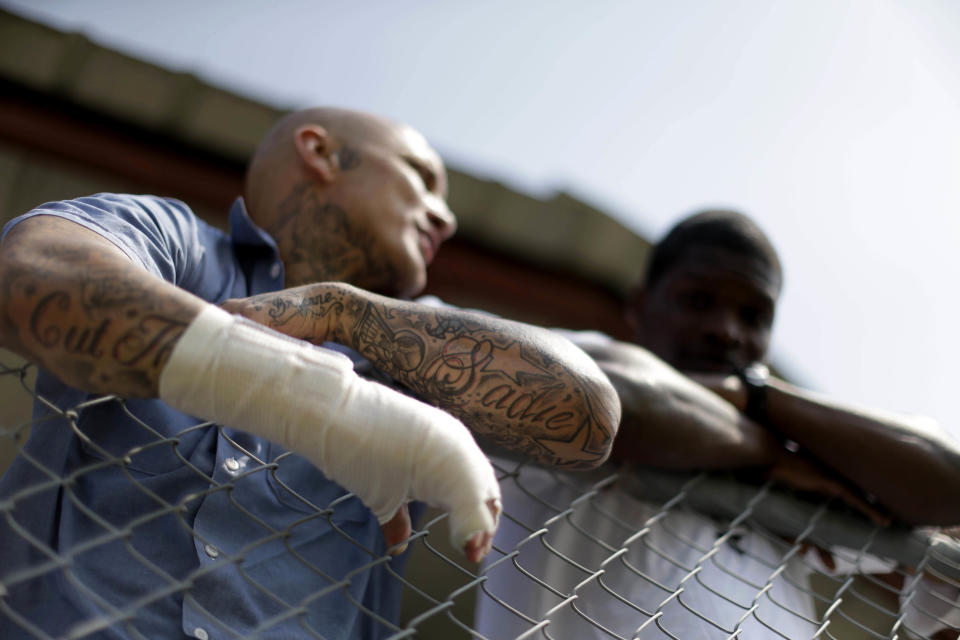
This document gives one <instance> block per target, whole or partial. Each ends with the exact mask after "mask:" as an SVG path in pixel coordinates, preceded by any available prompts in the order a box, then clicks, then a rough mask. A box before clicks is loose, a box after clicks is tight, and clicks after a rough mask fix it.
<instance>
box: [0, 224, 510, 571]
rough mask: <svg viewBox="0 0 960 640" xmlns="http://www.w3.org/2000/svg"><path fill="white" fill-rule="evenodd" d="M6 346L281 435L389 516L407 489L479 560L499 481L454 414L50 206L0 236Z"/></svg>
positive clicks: (93, 387)
mask: <svg viewBox="0 0 960 640" xmlns="http://www.w3.org/2000/svg"><path fill="white" fill-rule="evenodd" d="M0 283H2V289H0V318H2V323H3V324H2V332H0V335H2V341H0V343H2V346H4V347H7V348H10V349H12V350H13V351H16V352H18V353H20V354H21V355H23V356H25V357H27V358H29V359H31V360H34V361H35V362H37V363H39V364H40V365H41V366H42V367H44V368H45V369H47V370H48V371H49V372H50V373H52V374H54V375H55V376H57V377H59V378H60V379H61V380H63V381H64V382H66V383H68V384H71V385H73V386H76V387H78V388H80V389H84V390H87V391H91V392H96V393H113V394H118V395H124V396H140V397H153V396H157V395H159V396H160V397H161V398H162V399H164V400H165V401H167V402H168V404H171V405H172V406H174V407H175V408H177V409H180V410H182V411H184V412H186V413H189V414H191V415H197V416H198V417H201V418H203V419H206V420H211V421H215V422H218V423H223V424H227V425H229V426H232V427H237V428H240V429H245V430H248V431H250V432H251V433H254V434H256V435H260V436H262V437H265V438H267V439H270V440H274V441H277V442H279V443H280V444H282V445H284V446H286V447H287V448H289V449H290V450H292V451H295V452H297V453H300V454H302V455H304V456H305V457H307V458H308V459H310V460H311V461H312V462H313V463H314V464H317V465H318V466H319V467H320V468H321V469H322V470H323V471H324V473H326V474H327V475H328V476H329V477H330V478H331V479H333V480H336V481H337V482H339V483H340V484H342V485H343V486H344V487H345V488H346V489H348V490H350V491H353V492H355V493H356V494H357V495H358V497H360V498H361V499H362V500H363V501H364V502H365V503H366V504H367V505H368V506H369V507H371V509H373V510H374V512H375V513H376V515H377V516H378V518H379V520H380V522H381V524H383V523H385V522H387V520H389V519H390V517H391V516H392V515H393V514H394V513H395V512H397V510H398V508H399V507H400V506H401V505H402V504H403V503H404V501H405V500H407V499H408V498H415V499H421V500H424V501H426V502H428V503H431V504H435V505H437V506H440V507H443V508H445V509H448V510H450V511H451V533H452V535H453V536H455V537H456V541H455V542H456V543H457V545H460V546H464V547H465V548H466V550H467V553H468V555H470V556H471V558H472V559H479V556H481V555H482V554H483V553H484V552H485V551H486V550H487V549H488V548H489V543H490V540H491V539H492V534H493V531H494V529H495V527H496V522H495V519H496V513H497V511H498V509H499V506H498V498H499V487H498V485H497V482H496V479H495V476H494V474H493V470H492V468H491V467H490V465H489V463H488V462H487V461H486V458H485V457H484V456H483V454H482V452H481V451H480V450H479V448H478V447H477V446H476V443H475V442H474V441H473V438H472V437H471V435H470V433H469V432H468V431H467V430H466V428H465V427H464V426H463V425H462V424H461V423H460V422H459V421H457V420H456V419H455V418H453V417H452V416H450V415H449V414H447V413H445V412H443V411H440V410H438V409H435V408H433V407H430V406H429V405H426V404H424V403H421V402H418V401H416V400H414V399H412V398H409V397H407V396H404V395H403V394H400V393H398V392H396V391H394V390H392V389H389V388H387V387H384V386H382V385H379V384H376V383H374V382H369V381H366V380H362V379H360V378H359V377H358V376H356V374H355V373H354V372H353V369H352V366H351V364H350V362H349V360H348V359H347V358H345V357H343V356H341V355H339V354H335V353H333V352H330V351H329V350H325V349H320V348H318V347H314V346H312V345H310V344H308V343H305V342H303V341H298V340H292V339H289V338H287V337H285V336H282V335H280V334H277V333H275V332H272V331H269V330H267V329H265V328H263V327H261V326H258V325H254V324H253V323H249V322H247V321H246V320H243V319H239V318H236V317H234V316H231V315H230V314H228V313H226V312H224V311H222V310H220V309H218V308H217V307H216V306H214V305H210V304H208V303H206V302H204V301H203V300H200V299H199V298H196V297H195V296H193V295H191V294H189V293H187V292H185V291H182V290H180V289H178V288H176V287H175V286H173V285H171V284H169V283H167V282H165V281H163V280H162V279H160V278H157V277H154V276H153V275H151V274H149V273H148V272H147V271H145V270H143V269H141V268H140V267H138V266H136V265H135V264H133V263H132V262H131V261H130V260H129V259H128V258H127V257H126V255H124V254H123V253H122V252H121V251H120V250H119V249H117V248H116V247H115V246H114V245H113V244H111V243H110V242H108V241H107V240H105V239H104V238H102V237H100V236H99V235H97V234H96V233H93V232H92V231H89V230H86V229H84V228H82V227H80V226H78V225H76V224H74V223H72V222H69V221H64V220H61V219H58V218H54V217H50V216H38V217H35V218H32V219H29V220H26V221H24V222H21V223H20V224H18V225H17V226H16V227H14V228H13V230H12V231H11V232H10V233H9V234H8V236H7V238H6V239H5V241H4V243H3V245H2V246H0Z"/></svg>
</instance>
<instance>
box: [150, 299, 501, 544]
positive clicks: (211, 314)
mask: <svg viewBox="0 0 960 640" xmlns="http://www.w3.org/2000/svg"><path fill="white" fill-rule="evenodd" d="M160 398H161V399H162V400H163V401H164V402H166V403H167V404H169V405H170V406H172V407H175V408H176V409H179V410H180V411H184V412H186V413H189V414H190V415H194V416H197V417H200V418H203V419H204V420H210V421H212V422H217V423H219V424H223V425H226V426H230V427H233V428H236V429H242V430H244V431H247V432H249V433H252V434H254V435H258V436H261V437H264V438H266V439H268V440H271V441H273V442H276V443H278V444H280V445H281V446H283V447H284V448H286V449H288V450H290V451H293V452H295V453H298V454H300V455H302V456H304V457H305V458H307V459H308V460H310V461H311V462H313V464H315V465H317V467H319V468H320V469H321V470H322V471H323V473H324V474H325V475H326V476H327V477H328V478H330V479H332V480H334V481H336V482H337V483H339V484H340V485H342V486H343V487H344V488H346V489H348V490H349V491H352V492H353V493H354V494H356V495H357V497H359V498H360V499H361V500H362V501H363V502H364V504H366V505H367V506H368V507H369V508H370V509H371V510H372V511H373V513H374V514H375V515H376V516H377V518H378V520H379V521H380V523H381V524H383V523H385V522H387V521H388V520H390V518H391V517H392V516H393V515H394V514H395V513H396V511H397V509H398V508H400V506H401V505H403V503H404V502H406V501H407V500H408V499H417V500H422V501H424V502H427V503H429V504H432V505H434V506H437V507H441V508H443V509H446V510H448V511H449V512H450V531H451V537H452V541H453V543H454V544H455V545H456V546H463V544H464V543H465V542H466V541H467V540H468V539H469V538H470V537H471V536H473V535H474V534H476V533H479V532H481V531H487V532H491V533H492V532H493V531H494V530H495V529H496V521H495V519H494V517H493V516H492V515H491V513H490V510H489V509H488V507H487V505H486V503H487V501H488V500H497V501H498V502H499V499H500V486H499V484H498V483H497V480H496V476H495V475H494V472H493V468H492V467H491V466H490V462H489V461H488V460H487V458H486V456H485V455H484V454H483V452H482V451H480V448H479V447H478V446H477V444H476V442H474V439H473V436H472V435H471V434H470V432H469V431H468V430H467V428H466V427H465V426H464V425H463V424H462V423H461V422H460V421H459V420H457V419H456V418H454V417H453V416H451V415H450V414H448V413H446V412H444V411H441V410H440V409H437V408H435V407H431V406H429V405H426V404H424V403H422V402H418V401H417V400H414V399H413V398H410V397H408V396H405V395H403V394H401V393H399V392H397V391H394V390H393V389H390V388H388V387H385V386H383V385H380V384H377V383H375V382H370V381H367V380H364V379H362V378H360V377H359V376H357V375H356V374H355V373H354V371H353V365H352V363H351V362H350V359H349V358H347V357H346V356H344V355H342V354H339V353H336V352H334V351H331V350H329V349H323V348H320V347H315V346H313V345H310V344H308V343H306V342H303V341H301V340H295V339H293V338H289V337H287V336H284V335H283V334H280V333H277V332H275V331H272V330H271V329H268V328H266V327H264V326H262V325H259V324H256V323H254V322H251V321H249V320H246V319H244V318H241V317H239V316H233V315H230V314H229V313H227V312H226V311H223V310H222V309H220V308H219V307H216V306H214V305H209V306H207V307H205V308H204V310H203V311H202V312H201V313H200V314H199V315H198V316H197V317H196V318H195V319H194V320H193V322H192V323H191V324H190V326H189V327H187V330H186V331H185V332H184V334H183V336H182V337H181V338H180V340H179V342H178V343H177V345H176V347H175V348H174V350H173V352H172V353H171V355H170V358H169V360H168V361H167V364H166V366H165V367H164V369H163V371H162V372H161V375H160Z"/></svg>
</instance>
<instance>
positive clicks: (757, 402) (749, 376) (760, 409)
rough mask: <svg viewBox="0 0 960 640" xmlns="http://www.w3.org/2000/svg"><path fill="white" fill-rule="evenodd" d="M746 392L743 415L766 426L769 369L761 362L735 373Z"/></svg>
mask: <svg viewBox="0 0 960 640" xmlns="http://www.w3.org/2000/svg"><path fill="white" fill-rule="evenodd" d="M737 375H738V376H739V377H740V381H741V382H742V383H743V388H744V389H745V390H746V392H747V405H746V407H745V408H744V410H743V414H744V415H745V416H747V417H748V418H750V419H751V420H753V421H754V422H756V423H757V424H760V425H763V426H767V379H768V378H769V377H770V369H768V368H767V365H765V364H763V363H762V362H753V363H751V364H748V365H747V366H745V367H743V368H742V369H740V370H739V371H738V372H737Z"/></svg>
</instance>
